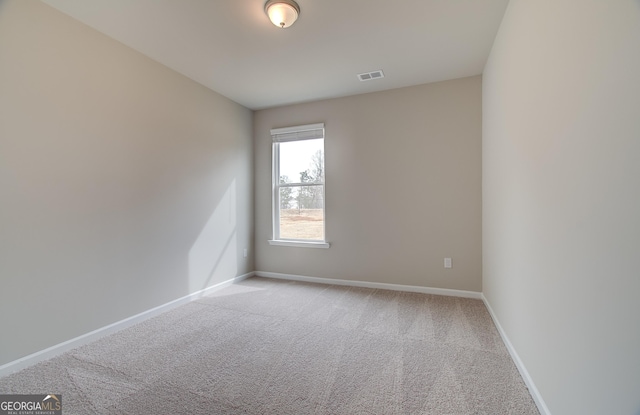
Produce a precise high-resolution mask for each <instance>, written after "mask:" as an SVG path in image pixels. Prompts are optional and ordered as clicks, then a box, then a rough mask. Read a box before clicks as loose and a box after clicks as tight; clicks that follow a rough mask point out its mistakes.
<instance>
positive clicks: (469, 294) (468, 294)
mask: <svg viewBox="0 0 640 415" xmlns="http://www.w3.org/2000/svg"><path fill="white" fill-rule="evenodd" d="M255 275H256V276H258V277H266V278H275V279H281V280H293V281H304V282H315V283H319V284H333V285H346V286H350V287H364V288H378V289H381V290H393V291H407V292H412V293H422V294H435V295H446V296H450V297H464V298H475V299H478V300H481V299H482V293H480V292H476V291H463V290H452V289H447V288H431V287H419V286H415V285H400V284H387V283H382V282H368V281H354V280H334V279H333V278H318V277H306V276H303V275H292V274H280V273H277V272H266V271H256V272H255Z"/></svg>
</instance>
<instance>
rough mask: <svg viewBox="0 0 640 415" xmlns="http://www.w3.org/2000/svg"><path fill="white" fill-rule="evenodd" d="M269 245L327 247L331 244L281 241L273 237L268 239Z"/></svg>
mask: <svg viewBox="0 0 640 415" xmlns="http://www.w3.org/2000/svg"><path fill="white" fill-rule="evenodd" d="M269 245H277V246H293V247H297V248H329V247H330V246H331V244H330V243H329V242H306V241H282V240H275V239H270V240H269Z"/></svg>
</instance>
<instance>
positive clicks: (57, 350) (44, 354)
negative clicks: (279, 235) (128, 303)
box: [0, 272, 255, 378]
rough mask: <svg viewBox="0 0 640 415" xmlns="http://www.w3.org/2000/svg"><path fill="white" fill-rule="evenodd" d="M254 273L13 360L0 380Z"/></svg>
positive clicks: (1, 372) (0, 368)
mask: <svg viewBox="0 0 640 415" xmlns="http://www.w3.org/2000/svg"><path fill="white" fill-rule="evenodd" d="M254 275H255V273H254V272H249V273H247V274H244V275H240V276H238V277H235V278H231V279H229V280H226V281H223V282H221V283H218V284H215V285H212V286H210V287H207V288H204V289H202V290H200V291H196V292H194V293H192V294H189V295H185V296H184V297H181V298H178V299H176V300H173V301H170V302H168V303H166V304H163V305H160V306H158V307H154V308H152V309H150V310H147V311H143V312H142V313H140V314H136V315H135V316H131V317H128V318H125V319H124V320H120V321H117V322H115V323H112V324H109V325H108V326H104V327H101V328H99V329H97V330H94V331H92V332H89V333H86V334H83V335H81V336H78V337H76V338H73V339H71V340H67V341H65V342H62V343H59V344H56V345H55V346H51V347H49V348H47V349H44V350H41V351H39V352H36V353H33V354H30V355H28V356H25V357H22V358H20V359H18V360H14V361H13V362H9V363H6V364H4V365H2V366H0V378H1V377H3V376H6V375H9V374H11V373H15V372H17V371H19V370H22V369H25V368H27V367H29V366H32V365H35V364H36V363H39V362H42V361H44V360H48V359H51V358H53V357H55V356H58V355H60V354H62V353H64V352H67V351H69V350H71V349H75V348H77V347H80V346H83V345H85V344H89V343H91V342H94V341H96V340H98V339H100V338H102V337H105V336H108V335H110V334H113V333H115V332H118V331H120V330H122V329H125V328H127V327H131V326H133V325H134V324H138V323H140V322H142V321H144V320H148V319H150V318H152V317H155V316H157V315H160V314H162V313H165V312H167V311H169V310H171V309H173V308H176V307H178V306H181V305H183V304H186V303H188V302H190V301H193V300H195V299H198V298H200V297H202V296H204V295H206V294H209V293H211V292H213V291H217V290H219V289H221V288H224V287H226V286H228V285H231V284H233V283H236V282H240V281H242V280H244V279H247V278H249V277H252V276H254Z"/></svg>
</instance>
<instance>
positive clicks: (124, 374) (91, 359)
mask: <svg viewBox="0 0 640 415" xmlns="http://www.w3.org/2000/svg"><path fill="white" fill-rule="evenodd" d="M0 393H3V394H6V393H61V394H62V398H63V399H62V402H63V409H64V411H63V413H64V414H67V415H69V414H145V415H146V414H256V415H257V414H278V415H284V414H292V415H293V414H295V415H304V414H385V415H386V414H456V415H463V414H490V415H500V414H538V411H537V409H536V407H535V404H534V402H533V400H532V398H531V396H530V394H529V392H528V390H527V388H526V387H525V384H524V382H523V380H522V378H521V377H520V375H519V373H518V371H517V369H516V367H515V366H514V364H513V362H512V360H511V358H510V356H509V354H508V352H507V350H506V349H505V347H504V344H503V343H502V341H501V339H500V336H499V334H498V332H497V330H496V328H495V326H494V325H493V323H492V321H491V317H490V316H489V314H488V312H487V310H486V308H485V307H484V305H483V303H482V302H481V301H480V300H471V299H463V298H455V297H441V296H434V295H426V294H416V293H405V292H396V291H386V290H375V289H366V288H352V287H341V286H333V285H318V284H309V283H301V282H292V281H280V280H271V279H265V278H257V277H254V278H250V279H248V280H245V281H243V282H241V283H238V284H235V285H232V286H229V287H226V288H224V289H222V290H220V291H217V292H215V293H214V294H212V295H210V296H208V297H203V298H201V299H199V300H197V301H194V302H191V303H189V304H187V305H184V306H182V307H179V308H177V309H175V310H172V311H170V312H168V313H165V314H163V315H160V316H158V317H156V318H153V319H150V320H147V321H145V322H143V323H141V324H138V325H136V326H133V327H131V328H129V329H125V330H123V331H120V332H118V333H116V334H114V335H111V336H109V337H106V338H104V339H102V340H99V341H97V342H95V343H92V344H89V345H86V346H83V347H80V348H78V349H75V350H73V351H71V352H68V353H66V354H64V355H61V356H60V357H57V358H54V359H52V360H49V361H46V362H43V363H40V364H38V365H35V366H33V367H30V368H28V369H25V370H23V371H21V372H18V373H16V374H13V375H10V376H7V377H4V378H2V379H0Z"/></svg>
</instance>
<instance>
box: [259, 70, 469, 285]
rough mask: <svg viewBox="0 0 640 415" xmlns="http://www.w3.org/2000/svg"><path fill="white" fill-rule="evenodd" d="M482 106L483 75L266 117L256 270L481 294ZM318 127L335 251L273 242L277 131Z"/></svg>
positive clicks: (268, 112)
mask: <svg viewBox="0 0 640 415" xmlns="http://www.w3.org/2000/svg"><path fill="white" fill-rule="evenodd" d="M481 101H482V99H481V77H479V76H477V77H472V78H464V79H458V80H454V81H447V82H440V83H435V84H428V85H421V86H416V87H411V88H403V89H397V90H392V91H385V92H378V93H371V94H366V95H359V96H352V97H347V98H339V99H331V100H325V101H319V102H313V103H308V104H300V105H293V106H287V107H280V108H274V109H267V110H262V111H257V112H256V113H255V115H254V140H255V142H254V143H255V147H254V151H255V185H256V188H255V203H256V210H255V211H256V216H255V222H256V230H255V235H256V239H255V250H256V269H257V270H259V271H266V272H276V273H284V274H295V275H303V276H312V277H321V278H336V279H347V280H357V281H369V282H380V283H392V284H406V285H415V286H426V287H437V288H451V289H460V290H471V291H481V289H482V282H481V268H482V265H481V256H482V254H481V246H480V244H481V177H480V174H481V129H482V128H481V118H482V115H481ZM316 122H324V123H325V128H326V133H325V134H326V139H325V159H326V161H325V163H326V218H327V219H326V236H327V240H328V241H329V242H330V243H331V248H329V249H309V248H292V247H282V246H270V245H269V244H268V243H267V241H268V239H270V238H271V232H272V230H271V211H272V209H271V137H270V135H269V130H270V129H271V128H277V127H286V126H292V125H300V124H308V123H316ZM444 257H452V258H453V268H452V269H448V270H445V269H444V267H443V258H444Z"/></svg>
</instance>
